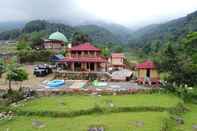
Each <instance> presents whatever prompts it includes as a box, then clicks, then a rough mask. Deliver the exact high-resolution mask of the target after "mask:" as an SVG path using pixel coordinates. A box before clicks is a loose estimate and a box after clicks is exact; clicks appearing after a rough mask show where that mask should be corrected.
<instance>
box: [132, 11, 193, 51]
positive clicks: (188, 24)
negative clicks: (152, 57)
mask: <svg viewBox="0 0 197 131" xmlns="http://www.w3.org/2000/svg"><path fill="white" fill-rule="evenodd" d="M194 31H197V11H196V12H194V13H191V14H189V15H187V16H186V17H182V18H179V19H176V20H173V21H169V22H167V23H164V24H157V25H150V26H147V27H144V28H141V29H139V30H137V31H135V32H134V33H133V34H132V37H131V38H130V41H129V46H130V47H145V48H147V47H151V46H155V45H156V46H158V47H159V46H162V45H163V44H164V43H167V42H169V41H170V42H174V43H175V42H178V41H179V40H180V39H182V38H183V37H185V36H186V35H187V34H188V33H190V32H194Z"/></svg>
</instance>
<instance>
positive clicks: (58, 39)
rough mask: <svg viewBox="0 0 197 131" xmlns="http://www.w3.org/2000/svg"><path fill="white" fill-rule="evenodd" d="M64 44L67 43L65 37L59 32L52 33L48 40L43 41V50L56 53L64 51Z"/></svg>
mask: <svg viewBox="0 0 197 131" xmlns="http://www.w3.org/2000/svg"><path fill="white" fill-rule="evenodd" d="M65 43H68V40H67V38H66V36H65V35H64V34H62V33H60V32H55V33H52V34H51V35H50V36H49V38H48V39H47V40H45V41H44V48H45V49H51V50H53V51H54V52H58V51H61V50H64V48H65Z"/></svg>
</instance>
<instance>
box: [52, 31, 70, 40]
mask: <svg viewBox="0 0 197 131" xmlns="http://www.w3.org/2000/svg"><path fill="white" fill-rule="evenodd" d="M48 39H49V40H58V41H63V42H64V43H68V39H67V38H66V36H65V35H64V34H62V33H60V32H58V31H57V32H54V33H52V34H51V35H50V36H49V38H48Z"/></svg>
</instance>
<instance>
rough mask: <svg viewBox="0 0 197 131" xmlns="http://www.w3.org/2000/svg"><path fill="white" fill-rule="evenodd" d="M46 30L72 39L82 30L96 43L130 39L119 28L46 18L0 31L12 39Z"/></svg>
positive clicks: (5, 36) (121, 41) (0, 38)
mask: <svg viewBox="0 0 197 131" xmlns="http://www.w3.org/2000/svg"><path fill="white" fill-rule="evenodd" d="M40 31H42V32H44V33H45V34H46V37H47V36H48V35H49V34H50V33H52V32H55V31H60V32H62V33H63V34H65V35H66V36H67V37H68V39H70V40H71V39H72V36H73V34H74V33H75V32H81V33H83V34H87V35H88V36H89V37H90V39H91V40H92V42H94V43H117V44H119V43H127V42H128V39H127V40H125V39H123V38H122V37H120V35H118V33H119V34H120V32H119V30H117V32H118V33H115V32H116V31H115V30H114V31H113V32H112V31H110V30H108V29H106V28H104V27H101V26H97V25H81V26H74V27H72V26H69V25H64V24H59V23H51V22H48V21H44V20H34V21H31V22H29V23H27V24H25V26H24V28H20V29H13V30H9V31H3V32H1V33H0V40H10V39H11V40H12V39H17V38H18V37H19V36H21V35H23V34H28V33H32V32H40ZM122 36H126V37H127V38H128V35H125V34H124V33H122Z"/></svg>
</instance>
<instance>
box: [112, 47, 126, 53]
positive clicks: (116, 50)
mask: <svg viewBox="0 0 197 131" xmlns="http://www.w3.org/2000/svg"><path fill="white" fill-rule="evenodd" d="M123 51H124V49H123V47H122V46H117V47H116V48H115V51H114V52H115V53H122V52H123Z"/></svg>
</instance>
